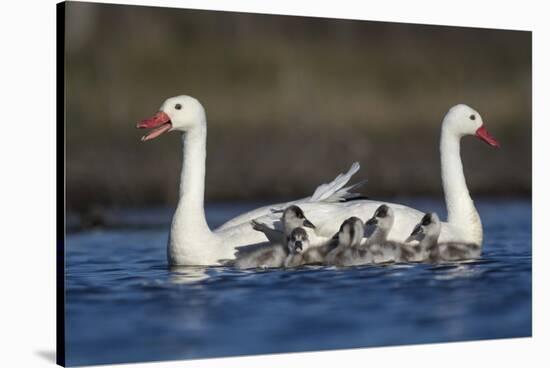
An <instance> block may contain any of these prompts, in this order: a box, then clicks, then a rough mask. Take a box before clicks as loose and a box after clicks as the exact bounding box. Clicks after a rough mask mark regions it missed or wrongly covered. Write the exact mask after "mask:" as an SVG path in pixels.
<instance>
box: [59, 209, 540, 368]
mask: <svg viewBox="0 0 550 368" xmlns="http://www.w3.org/2000/svg"><path fill="white" fill-rule="evenodd" d="M407 203H408V204H410V205H412V206H414V207H417V208H419V209H423V210H437V211H438V212H439V213H440V214H444V211H443V208H442V207H441V203H440V202H438V201H430V200H409V201H407ZM476 205H477V207H478V210H479V212H480V215H481V218H482V220H483V224H484V230H485V242H484V246H483V255H482V258H481V259H480V260H477V261H475V262H470V263H461V264H453V265H444V266H443V265H442V266H431V265H394V266H362V267H354V268H345V269H344V268H341V269H336V268H327V267H305V268H300V269H296V270H269V271H238V270H234V269H231V268H224V267H208V268H203V267H179V268H177V269H169V268H168V267H167V265H166V261H165V257H166V239H167V232H168V230H167V229H168V221H169V219H170V211H169V210H163V209H160V210H159V209H156V210H149V211H118V212H114V213H113V214H112V215H111V216H112V219H114V220H116V221H112V222H113V223H116V226H112V227H109V228H103V229H96V230H92V231H83V232H73V233H70V234H68V236H67V243H66V338H67V343H66V352H67V364H68V365H88V364H103V363H123V362H138V361H155V360H174V359H191V358H205V357H219V356H234V355H247V354H265V353H279V352H296V351H315V350H325V349H339V348H356V347H369V346H383V345H401V344H418V343H434V342H446V341H461V340H472V339H494V338H509V337H525V336H531V321H532V320H531V318H532V315H531V305H532V304H531V295H532V289H531V203H530V201H527V200H478V201H476ZM247 207H248V205H246V204H241V205H217V206H216V205H214V206H210V207H209V208H207V214H208V216H209V222H210V223H211V225H212V226H217V225H219V224H220V223H222V222H223V221H224V220H226V219H228V218H230V217H232V216H233V215H235V214H236V213H239V212H240V211H242V210H244V209H247Z"/></svg>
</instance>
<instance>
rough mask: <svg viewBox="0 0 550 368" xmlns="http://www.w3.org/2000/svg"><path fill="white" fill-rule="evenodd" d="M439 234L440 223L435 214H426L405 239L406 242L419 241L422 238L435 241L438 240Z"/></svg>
mask: <svg viewBox="0 0 550 368" xmlns="http://www.w3.org/2000/svg"><path fill="white" fill-rule="evenodd" d="M440 232H441V221H439V217H438V216H437V214H436V213H435V212H428V213H426V214H425V215H424V216H423V217H422V220H420V222H419V223H418V224H416V226H415V227H414V229H413V231H412V232H411V235H410V236H409V237H408V238H407V240H406V242H411V241H413V240H418V241H421V240H422V239H424V238H430V239H435V240H436V241H437V238H439V233H440Z"/></svg>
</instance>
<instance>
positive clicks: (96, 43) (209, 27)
mask: <svg viewBox="0 0 550 368" xmlns="http://www.w3.org/2000/svg"><path fill="white" fill-rule="evenodd" d="M66 27H67V28H66V50H67V53H66V59H65V65H66V83H65V86H66V147H67V156H66V162H67V167H66V180H67V187H66V188H67V207H68V208H69V209H70V210H87V209H89V208H90V207H91V206H93V205H96V204H101V205H104V206H147V205H164V204H171V205H172V204H174V203H175V200H176V196H177V186H178V178H179V171H180V163H181V148H180V139H179V135H178V134H176V133H171V134H167V135H165V136H163V137H161V138H159V139H157V140H154V141H152V142H148V143H146V144H143V143H141V142H140V140H139V138H140V136H141V135H142V133H143V132H141V131H138V130H136V129H135V123H136V122H137V121H138V120H140V119H142V118H145V117H149V116H150V115H152V114H153V113H155V112H156V111H157V110H158V107H159V106H160V104H161V103H162V102H163V100H164V99H165V98H167V97H170V96H173V95H179V94H189V95H192V96H194V97H196V98H198V99H199V100H200V101H201V102H202V103H203V105H204V106H205V108H206V112H207V118H208V159H207V182H206V192H207V193H206V196H207V200H258V199H275V198H289V197H290V198H292V197H300V196H306V195H309V194H310V193H312V191H313V190H314V188H315V187H316V185H318V184H319V183H321V182H326V181H327V180H330V179H331V178H332V177H334V176H335V175H336V174H337V173H339V172H341V171H343V170H347V168H348V167H349V165H350V164H351V162H353V161H355V160H357V161H360V162H361V164H362V169H361V171H360V172H359V174H358V178H359V177H361V178H368V179H369V183H368V184H367V186H366V190H365V192H366V194H367V195H370V196H372V197H379V196H395V195H440V193H441V179H440V172H439V150H438V149H439V147H438V144H439V130H440V123H441V120H442V118H443V116H444V114H445V113H446V111H447V110H448V109H449V108H450V107H451V106H453V105H455V104H457V103H467V104H469V105H471V106H472V107H474V108H476V109H477V110H478V111H479V112H480V113H481V114H482V116H483V117H484V120H485V123H486V126H487V127H488V129H489V131H491V132H492V133H493V135H495V136H496V137H497V138H498V139H499V140H500V141H501V143H502V148H501V149H500V150H494V149H491V148H490V147H488V146H486V145H485V144H483V143H481V142H479V141H477V140H475V139H474V138H467V139H464V140H463V144H462V152H463V161H464V166H465V170H466V175H467V180H468V184H469V187H470V191H471V192H472V193H474V194H476V195H530V193H531V33H530V32H519V31H502V30H489V29H472V28H456V27H442V26H424V25H409V24H398V23H381V22H368V21H350V20H335V19H319V18H307V17H288V16H273V15H259V14H243V13H229V12H213V11H196V10H183V9H167V8H154V7H136V6H120V5H101V4H92V3H68V5H67V14H66ZM358 178H357V179H358Z"/></svg>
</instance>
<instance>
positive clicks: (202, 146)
mask: <svg viewBox="0 0 550 368" xmlns="http://www.w3.org/2000/svg"><path fill="white" fill-rule="evenodd" d="M137 127H138V128H141V129H153V130H152V131H150V132H149V133H148V134H146V135H145V136H143V137H142V141H148V140H151V139H154V138H157V137H159V136H160V135H162V134H163V133H166V132H169V131H180V132H182V133H183V134H182V143H183V165H182V169H181V178H180V188H179V202H178V205H177V208H176V211H175V213H174V216H173V218H172V225H171V230H170V237H169V241H168V254H167V255H168V262H169V263H170V265H219V264H222V263H224V262H225V261H226V260H229V259H234V258H235V248H236V247H238V246H243V245H248V244H257V243H261V242H265V240H266V239H265V235H264V234H263V233H261V232H258V231H256V230H254V229H253V228H252V226H251V224H250V221H251V220H252V219H254V218H256V217H261V216H263V215H266V214H271V213H272V210H271V208H272V207H273V206H265V207H262V208H259V209H256V210H253V211H251V212H248V213H245V214H243V215H241V216H239V217H237V218H235V219H233V220H231V221H229V222H227V223H225V224H224V225H222V226H221V227H219V228H218V229H216V230H215V231H211V230H210V228H209V227H208V224H207V223H206V218H205V214H204V179H205V161H206V115H205V112H204V108H203V107H202V105H201V104H200V103H199V101H197V100H196V99H195V98H193V97H190V96H177V97H172V98H169V99H167V100H166V101H165V102H164V103H163V104H162V106H161V108H160V111H159V112H158V113H156V114H155V115H154V116H153V117H151V118H150V119H145V120H142V121H141V122H139V123H138V124H137ZM359 167H360V166H359V164H358V163H354V164H353V165H352V166H351V168H350V170H349V171H348V172H347V173H345V174H340V175H338V177H336V179H334V180H333V181H332V182H330V183H328V184H322V185H320V186H319V187H318V188H317V189H316V190H315V192H314V193H313V195H312V196H311V197H307V198H303V199H300V200H297V201H294V202H290V203H283V204H278V205H275V206H276V207H277V208H285V207H287V206H289V205H291V204H300V205H301V204H302V203H311V204H314V203H324V204H327V205H329V206H330V203H332V202H338V201H341V200H344V199H349V198H353V197H355V196H356V194H354V193H352V192H351V190H352V189H353V188H356V187H357V186H358V185H360V184H362V182H361V183H357V184H354V185H352V186H349V187H344V185H346V183H347V182H348V181H349V179H350V178H351V176H353V174H355V173H356V172H357V171H358V170H359ZM277 217H280V215H277ZM306 226H307V224H306Z"/></svg>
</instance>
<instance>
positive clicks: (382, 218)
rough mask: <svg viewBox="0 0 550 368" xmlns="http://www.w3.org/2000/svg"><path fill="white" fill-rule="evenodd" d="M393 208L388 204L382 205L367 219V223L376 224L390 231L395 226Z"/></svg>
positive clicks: (369, 224)
mask: <svg viewBox="0 0 550 368" xmlns="http://www.w3.org/2000/svg"><path fill="white" fill-rule="evenodd" d="M393 219H394V216H393V210H392V209H391V207H389V206H388V205H385V204H383V205H381V206H380V207H378V208H377V209H376V211H374V215H372V217H371V218H370V219H369V220H368V221H367V223H366V225H368V226H376V227H377V228H379V229H381V230H383V231H385V232H386V233H388V232H389V231H390V230H391V228H392V226H393Z"/></svg>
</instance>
